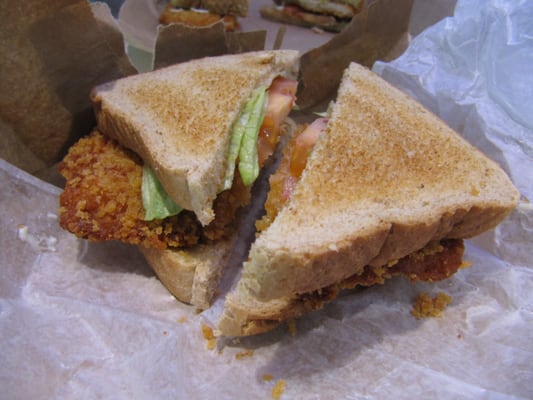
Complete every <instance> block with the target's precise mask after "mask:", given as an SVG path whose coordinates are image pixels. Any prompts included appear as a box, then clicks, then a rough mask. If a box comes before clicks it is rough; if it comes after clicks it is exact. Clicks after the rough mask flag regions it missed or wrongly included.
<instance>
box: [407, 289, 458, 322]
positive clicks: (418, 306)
mask: <svg viewBox="0 0 533 400" xmlns="http://www.w3.org/2000/svg"><path fill="white" fill-rule="evenodd" d="M451 302H452V298H451V296H449V295H447V294H446V293H442V292H440V293H438V294H437V295H436V296H435V297H433V298H431V297H430V295H429V294H427V293H425V292H422V293H420V295H419V296H418V297H417V299H416V301H415V304H414V305H413V309H412V310H411V314H412V315H413V316H414V317H415V318H416V319H421V318H428V317H440V316H441V314H442V311H444V309H445V308H446V307H447V306H448V304H450V303H451Z"/></svg>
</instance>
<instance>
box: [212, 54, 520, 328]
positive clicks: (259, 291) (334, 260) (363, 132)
mask: <svg viewBox="0 0 533 400" xmlns="http://www.w3.org/2000/svg"><path fill="white" fill-rule="evenodd" d="M518 201H519V192H518V191H517V189H516V188H515V187H514V186H513V184H512V182H511V181H510V179H509V178H508V177H507V175H506V174H505V172H504V171H503V170H502V169H501V168H500V167H499V166H498V165H497V164H496V163H494V162H493V161H491V160H490V159H488V158H487V157H486V156H484V155H483V154H482V153H481V152H480V151H478V150H477V149H475V148H474V147H473V146H471V145H470V144H469V143H467V142H466V141H465V140H464V139H462V138H461V137H460V136H459V135H457V134H456V133H455V132H453V131H452V130H451V129H450V128H449V127H447V126H446V125H445V124H444V122H442V121H441V120H440V119H438V118H437V117H436V116H434V115H433V114H431V113H429V112H428V111H427V110H425V109H424V108H423V107H422V106H421V105H420V104H418V103H417V102H415V101H414V100H412V99H411V98H410V97H408V96H407V95H406V94H404V93H402V92H400V91H399V90H398V89H395V88H394V87H392V86H391V85H390V84H388V83H387V82H385V81H384V80H383V79H381V78H380V77H378V76H377V75H376V74H374V73H373V72H371V71H369V70H368V69H366V68H364V67H362V66H360V65H357V64H352V65H351V66H350V67H349V68H348V69H347V70H346V71H345V75H344V78H343V81H342V84H341V86H340V89H339V93H338V97H337V102H336V104H335V106H334V107H333V111H332V115H331V118H330V120H329V123H328V128H327V132H326V134H325V135H323V136H321V137H320V138H319V140H318V142H317V144H316V146H315V149H314V150H313V153H312V154H311V156H310V158H309V161H308V163H307V167H306V169H305V170H304V173H303V175H302V179H301V180H300V182H299V183H298V185H297V186H296V188H295V190H294V192H293V194H292V197H291V200H290V202H289V203H288V205H286V206H285V207H284V208H283V209H282V210H281V211H280V213H279V214H278V216H277V218H276V219H275V220H274V221H273V223H272V224H271V225H270V226H269V227H268V228H267V229H266V230H265V231H263V232H262V233H261V235H260V236H259V238H258V239H257V240H256V242H255V243H254V244H253V245H252V249H251V251H250V254H249V260H248V261H247V262H246V263H244V269H243V273H242V277H241V279H240V281H239V284H238V286H237V288H236V289H235V290H234V291H233V292H232V293H231V294H230V295H228V297H227V301H226V306H225V310H224V313H223V317H222V319H221V320H220V325H219V329H220V330H221V332H223V334H228V332H230V333H229V334H236V332H241V333H240V334H252V333H257V332H260V331H264V330H268V329H271V327H272V326H275V321H278V322H279V320H283V319H286V318H290V317H292V316H294V315H300V314H301V313H300V311H301V312H305V311H306V309H305V308H304V309H302V308H301V307H304V306H303V305H302V304H300V305H295V304H294V302H293V300H291V299H295V298H298V296H300V294H302V293H312V292H315V291H319V290H321V289H323V288H327V287H332V286H333V285H335V284H337V283H338V282H342V281H343V280H346V279H347V278H348V277H350V276H357V275H358V274H361V273H362V272H363V271H364V269H365V268H366V266H370V267H372V268H377V267H379V266H383V265H388V264H389V263H391V262H395V260H398V259H400V258H402V257H406V256H408V255H409V254H412V253H413V252H416V251H419V250H420V249H422V248H424V247H425V246H426V245H427V244H428V243H429V242H430V241H435V240H441V239H463V238H469V237H472V236H475V235H478V234H480V233H482V232H484V231H486V230H488V229H491V228H493V227H494V226H496V225H497V224H498V223H499V222H501V221H502V220H503V219H504V218H505V217H506V216H507V215H508V214H509V213H510V212H511V211H512V210H513V209H514V208H515V207H516V205H517V204H518ZM287 302H289V303H290V304H289V303H287ZM276 310H277V311H276ZM267 314H270V316H269V318H267V319H266V320H265V319H264V318H263V317H265V316H266V315H267ZM271 317H272V318H271ZM243 321H245V322H244V323H243Z"/></svg>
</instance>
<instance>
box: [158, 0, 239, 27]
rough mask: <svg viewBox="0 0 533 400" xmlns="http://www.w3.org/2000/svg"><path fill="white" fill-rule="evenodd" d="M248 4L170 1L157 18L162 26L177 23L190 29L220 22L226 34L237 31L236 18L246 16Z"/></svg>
mask: <svg viewBox="0 0 533 400" xmlns="http://www.w3.org/2000/svg"><path fill="white" fill-rule="evenodd" d="M247 13H248V2H247V1H246V2H242V1H241V2H221V1H220V0H204V1H201V0H171V1H170V2H169V3H168V4H167V6H166V7H165V9H164V10H163V12H162V13H161V15H160V17H159V22H160V23H161V24H163V25H168V24H173V23H178V24H184V25H187V26H191V27H206V26H211V25H213V24H216V23H217V22H220V21H222V22H223V24H224V30H225V31H226V32H234V31H236V30H238V29H239V21H238V20H237V16H246V15H247Z"/></svg>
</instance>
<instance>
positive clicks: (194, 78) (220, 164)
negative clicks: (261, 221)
mask: <svg viewBox="0 0 533 400" xmlns="http://www.w3.org/2000/svg"><path fill="white" fill-rule="evenodd" d="M298 62H299V54H298V52H296V51H292V50H279V51H261V52H251V53H245V54H237V55H226V56H220V57H211V58H203V59H198V60H193V61H190V62H187V63H182V64H177V65H173V66H170V67H167V68H163V69H159V70H156V71H153V72H148V73H144V74H139V75H134V76H130V77H126V78H123V79H119V80H116V81H113V82H109V83H107V84H104V85H101V86H98V87H96V88H95V89H94V90H93V92H92V95H91V98H92V101H93V104H94V110H95V114H96V119H97V127H96V128H95V131H94V132H93V133H92V134H91V135H90V136H89V137H86V138H83V139H81V140H80V141H79V142H78V143H77V144H75V145H74V146H73V147H72V148H71V149H70V150H69V153H68V155H67V156H66V157H65V159H64V160H63V162H62V163H61V164H60V166H59V170H60V172H61V173H62V174H63V175H64V176H65V178H66V185H65V190H64V192H63V193H62V194H61V197H60V212H59V218H60V224H61V226H63V227H64V228H65V229H67V230H69V231H71V232H72V233H74V234H76V235H78V236H79V237H82V238H86V239H89V240H92V241H101V240H120V241H123V242H127V243H131V244H135V245H140V246H141V248H142V249H144V250H143V251H145V254H146V258H147V260H148V261H149V263H150V264H151V265H152V267H153V268H154V269H155V271H156V273H158V275H160V277H161V280H162V281H163V283H165V285H166V286H167V287H168V288H169V289H170V290H171V292H173V293H174V294H175V295H176V297H178V299H180V300H182V301H185V302H192V303H194V304H195V305H197V306H198V307H201V308H205V307H207V305H208V304H209V301H210V299H211V297H212V295H213V293H214V288H215V287H216V280H217V279H218V277H219V275H220V273H221V269H222V267H223V265H224V262H225V259H226V257H227V254H228V252H229V251H230V249H231V247H232V245H233V241H234V236H235V233H234V232H235V231H236V229H237V226H238V221H237V220H238V218H236V216H238V214H239V212H240V210H242V209H243V208H244V207H245V206H246V205H247V204H248V203H249V201H250V190H251V187H252V185H253V182H254V180H255V179H256V178H257V176H258V174H259V170H260V169H261V167H262V166H263V165H264V164H265V163H266V160H267V159H268V158H269V157H270V156H271V154H272V153H273V152H274V149H275V147H276V144H277V142H278V140H279V138H280V136H282V135H283V134H284V133H285V132H286V130H287V125H285V124H284V120H285V118H286V116H287V115H288V113H289V112H290V109H291V108H292V106H293V105H294V99H295V97H294V96H295V92H296V85H297V82H296V76H297V73H298ZM180 210H181V211H180ZM198 265H200V266H201V268H198V269H197V268H196V266H198ZM169 270H171V271H172V272H171V273H169ZM202 271H204V272H202ZM206 271H207V272H206ZM195 287H198V290H195V289H194V288H195ZM194 293H196V294H194ZM195 299H196V300H195Z"/></svg>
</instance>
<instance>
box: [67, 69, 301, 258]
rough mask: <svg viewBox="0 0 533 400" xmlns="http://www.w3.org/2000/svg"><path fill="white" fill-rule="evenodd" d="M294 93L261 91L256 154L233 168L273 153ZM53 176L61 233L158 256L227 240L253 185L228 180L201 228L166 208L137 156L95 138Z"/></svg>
mask: <svg viewBox="0 0 533 400" xmlns="http://www.w3.org/2000/svg"><path fill="white" fill-rule="evenodd" d="M296 86H297V83H296V81H292V80H288V79H285V78H277V79H275V80H274V82H273V84H272V85H271V86H270V87H269V88H268V90H265V89H264V88H263V89H262V92H263V95H262V96H263V97H264V101H263V105H262V107H261V114H262V115H263V117H262V118H260V119H258V120H257V121H256V123H255V126H254V127H253V131H252V133H251V139H252V140H253V139H255V142H253V144H254V145H255V146H250V145H249V143H248V144H247V146H248V147H247V148H246V150H244V151H242V152H239V153H238V156H237V158H236V160H233V163H234V165H235V162H240V161H241V160H240V158H244V157H247V159H246V162H247V163H248V165H247V166H246V168H251V169H252V170H254V169H256V168H260V167H261V166H262V165H263V163H264V162H265V160H266V159H267V158H268V157H269V155H270V154H272V153H273V151H274V148H275V146H276V144H277V142H278V141H279V137H280V135H281V134H282V126H281V125H282V121H283V120H285V119H286V117H287V116H288V114H289V112H290V110H291V109H292V107H293V105H294V100H295V93H296ZM252 100H253V99H252ZM251 130H252V129H251ZM248 142H250V138H248ZM239 149H240V147H239ZM249 153H253V154H252V155H251V156H250V155H249ZM256 166H257V167H256ZM58 169H59V172H60V173H61V174H62V175H63V176H64V177H65V178H66V184H65V188H64V191H63V193H62V194H61V196H60V208H59V222H60V225H61V226H62V227H63V228H64V229H66V230H68V231H70V232H72V233H74V234H75V235H77V236H79V237H81V238H85V239H89V240H91V241H103V240H119V241H122V242H126V243H131V244H139V245H143V246H146V247H153V248H158V249H165V248H169V247H170V248H179V247H190V246H194V245H196V244H199V243H206V242H209V241H213V240H217V239H221V238H223V237H227V236H229V235H230V234H231V233H232V232H233V230H234V226H233V225H234V219H235V215H236V213H237V211H238V209H239V208H241V207H243V206H245V205H246V204H248V203H249V201H250V185H251V183H252V182H253V179H250V176H247V177H246V178H243V177H242V176H241V173H238V174H234V176H232V178H231V185H228V186H227V187H225V188H224V189H223V190H222V191H221V192H220V193H219V195H218V196H217V198H216V200H215V202H214V204H213V210H214V212H215V215H216V218H215V219H214V221H212V222H211V223H210V224H209V225H207V226H204V227H203V226H202V225H201V224H200V223H199V221H198V219H197V218H196V216H195V214H194V213H193V212H192V211H188V210H182V209H181V207H179V205H177V204H175V203H174V202H173V201H171V200H170V198H169V197H168V195H167V194H166V193H165V191H164V189H163V188H162V186H161V184H160V183H159V182H158V180H157V178H155V175H154V174H153V171H151V169H150V167H149V166H147V165H145V164H143V161H142V160H141V158H140V157H139V156H138V155H137V154H135V153H134V152H132V151H130V150H128V149H126V148H125V147H123V146H121V145H120V144H119V143H118V142H117V141H115V140H112V139H109V138H107V137H106V136H104V135H103V134H101V133H100V132H99V131H98V130H95V131H94V132H92V134H91V135H89V136H88V137H86V138H83V139H81V140H79V141H78V143H76V144H75V145H74V146H72V147H71V148H70V149H69V153H68V154H67V156H66V157H65V158H64V160H63V161H62V162H61V163H60V165H59V167H58ZM239 171H240V168H239ZM245 180H246V184H245V183H244V181H245Z"/></svg>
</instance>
